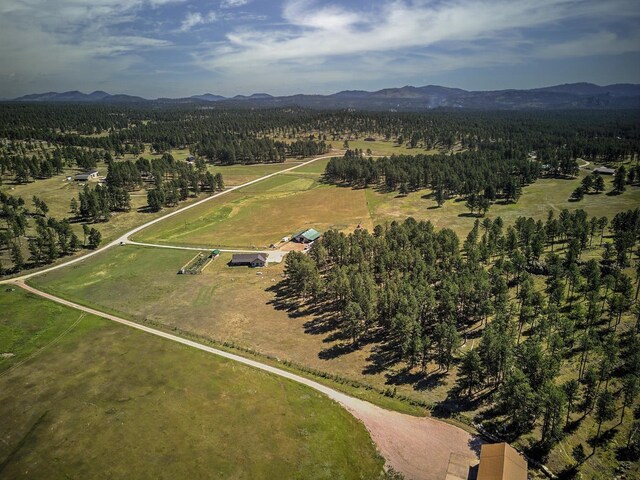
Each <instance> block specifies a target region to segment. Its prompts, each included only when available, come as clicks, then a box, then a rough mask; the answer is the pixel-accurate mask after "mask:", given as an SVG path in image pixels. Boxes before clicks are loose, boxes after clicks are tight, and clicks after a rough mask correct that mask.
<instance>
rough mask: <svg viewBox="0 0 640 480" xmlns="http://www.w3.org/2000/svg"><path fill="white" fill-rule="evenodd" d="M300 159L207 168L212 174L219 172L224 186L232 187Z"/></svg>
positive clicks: (282, 168) (279, 169) (280, 168)
mask: <svg viewBox="0 0 640 480" xmlns="http://www.w3.org/2000/svg"><path fill="white" fill-rule="evenodd" d="M301 161H302V160H287V161H286V162H283V163H257V164H254V165H228V166H221V165H207V170H209V171H210V172H211V173H213V174H214V175H215V174H216V173H221V174H222V178H223V179H224V184H225V186H226V187H234V186H236V185H242V184H243V183H247V182H250V181H251V180H255V179H256V178H260V177H264V176H265V175H269V174H271V173H276V172H280V171H282V170H285V169H287V168H291V167H293V166H295V165H299V164H300V162H301Z"/></svg>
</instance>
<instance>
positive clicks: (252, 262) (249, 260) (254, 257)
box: [229, 253, 267, 267]
mask: <svg viewBox="0 0 640 480" xmlns="http://www.w3.org/2000/svg"><path fill="white" fill-rule="evenodd" d="M266 264H267V255H266V254H265V253H234V254H233V256H232V257H231V261H230V262H229V265H231V266H232V267H235V266H241V265H246V266H249V267H264V266H265V265H266Z"/></svg>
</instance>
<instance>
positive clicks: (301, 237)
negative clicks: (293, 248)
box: [292, 228, 320, 243]
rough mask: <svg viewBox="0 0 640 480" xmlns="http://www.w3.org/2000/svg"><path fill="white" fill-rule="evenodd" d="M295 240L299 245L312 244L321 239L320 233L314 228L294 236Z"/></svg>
mask: <svg viewBox="0 0 640 480" xmlns="http://www.w3.org/2000/svg"><path fill="white" fill-rule="evenodd" d="M292 238H293V240H294V241H295V242H298V243H311V242H314V241H316V240H317V239H318V238H320V232H318V231H317V230H314V229H313V228H308V229H307V230H303V231H301V232H298V233H296V234H295V235H293V237H292Z"/></svg>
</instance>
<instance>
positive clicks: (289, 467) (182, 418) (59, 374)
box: [0, 289, 382, 479]
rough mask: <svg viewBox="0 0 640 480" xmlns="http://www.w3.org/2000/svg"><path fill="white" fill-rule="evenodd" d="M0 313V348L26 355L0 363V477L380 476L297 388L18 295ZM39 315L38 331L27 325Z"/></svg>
mask: <svg viewBox="0 0 640 480" xmlns="http://www.w3.org/2000/svg"><path fill="white" fill-rule="evenodd" d="M0 306H1V307H2V309H1V310H0V311H2V312H3V313H2V314H0V327H1V328H2V331H3V332H5V331H10V332H12V333H11V339H10V340H9V341H8V342H7V341H6V340H5V339H4V338H5V337H4V335H3V336H2V338H3V343H2V348H3V349H7V348H9V349H12V350H15V351H20V352H21V353H20V358H22V359H25V358H26V356H28V355H31V356H30V358H29V359H28V360H27V361H25V362H24V363H22V364H19V365H18V364H17V362H15V363H14V366H13V367H12V368H11V369H7V368H6V367H7V364H5V363H3V364H0V365H2V367H3V369H4V370H3V373H2V375H0V415H1V416H2V418H3V432H2V440H3V441H2V442H0V459H2V464H1V466H0V472H1V473H2V476H3V477H6V478H64V477H68V476H73V477H78V478H211V477H212V476H213V477H216V478H236V479H253V478H258V479H260V478H262V479H269V478H301V479H333V478H344V479H361V478H377V477H378V476H379V475H380V473H381V470H382V459H381V458H380V457H379V456H378V455H377V453H376V451H375V447H374V445H373V444H372V442H371V439H370V437H369V434H368V433H367V431H366V430H365V428H364V427H363V426H362V424H360V423H359V422H358V421H356V420H355V419H354V418H353V417H352V416H351V415H350V414H349V413H347V412H346V411H345V410H344V409H343V408H341V407H339V406H338V405H337V404H336V403H334V402H332V401H330V400H328V399H327V398H326V397H324V396H323V395H321V394H320V393H318V392H315V391H313V390H311V389H309V388H307V387H304V386H302V385H298V384H296V383H294V382H290V381H288V380H285V379H281V378H278V377H275V376H273V375H270V374H268V373H266V372H262V371H259V370H255V369H252V368H250V367H247V366H244V365H240V364H237V363H234V362H232V361H229V360H226V359H222V358H219V357H216V356H214V355H211V354H208V353H206V352H202V351H198V350H195V349H192V348H190V347H187V346H184V345H179V344H176V343H173V342H169V341H166V340H164V339H160V338H156V337H154V336H151V335H148V334H145V333H143V332H139V331H136V330H134V329H129V328H126V327H124V326H121V325H116V324H114V323H111V322H108V321H107V320H103V319H100V318H97V317H94V316H91V315H83V314H81V313H80V312H78V311H76V310H73V309H70V308H66V307H63V306H59V305H57V304H52V303H51V302H48V301H47V300H43V299H41V298H39V297H34V296H32V295H30V294H28V293H26V292H24V291H22V290H20V289H16V290H15V291H12V292H5V291H2V292H0ZM43 311H46V312H48V313H49V314H50V318H49V319H48V321H47V322H46V324H42V323H38V322H34V320H33V319H34V318H37V317H38V314H39V313H40V312H43ZM5 312H12V313H11V315H6V314H5ZM78 319H80V321H79V322H78ZM76 322H77V323H76ZM70 326H73V328H69V327H70ZM53 337H57V338H58V340H57V341H56V342H55V343H51V342H50V339H51V338H53ZM34 338H35V340H33V339H34ZM45 345H46V348H43V347H44V346H45ZM13 358H14V359H17V358H18V355H16V357H13ZM98 432H99V435H97V433H98Z"/></svg>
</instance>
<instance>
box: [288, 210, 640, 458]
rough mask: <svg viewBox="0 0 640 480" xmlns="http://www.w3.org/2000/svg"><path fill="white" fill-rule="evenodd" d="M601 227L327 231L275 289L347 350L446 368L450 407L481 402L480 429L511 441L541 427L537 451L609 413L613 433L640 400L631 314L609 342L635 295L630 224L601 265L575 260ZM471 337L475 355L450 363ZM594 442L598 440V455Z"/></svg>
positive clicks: (564, 222)
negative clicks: (475, 340) (316, 315)
mask: <svg viewBox="0 0 640 480" xmlns="http://www.w3.org/2000/svg"><path fill="white" fill-rule="evenodd" d="M607 224H608V221H607V219H606V218H603V219H598V218H589V217H588V215H587V214H586V213H585V212H584V211H582V210H577V211H575V212H569V211H567V210H563V211H562V212H561V213H560V214H559V215H558V217H557V218H556V216H555V215H554V214H553V212H549V215H548V218H547V221H546V222H542V221H536V220H534V219H532V218H525V217H521V218H519V219H518V220H517V221H516V222H515V224H514V225H513V226H508V227H506V228H505V226H504V224H503V222H502V220H501V219H500V218H499V217H498V218H496V219H495V220H491V219H488V218H487V219H485V220H484V221H482V222H480V221H479V220H477V221H476V222H475V225H474V227H473V229H472V230H471V232H470V233H469V234H468V236H467V238H466V239H465V241H464V242H463V243H462V245H460V240H459V239H458V237H457V236H456V234H455V233H454V232H453V231H451V230H448V229H443V230H440V231H436V230H435V229H434V227H433V226H432V225H431V224H430V223H429V222H417V221H415V220H414V219H412V218H409V219H407V220H405V221H404V222H402V223H398V222H392V223H391V224H389V225H388V226H380V225H378V226H376V227H375V229H374V231H373V233H372V234H370V233H368V232H367V231H365V230H356V231H355V232H354V233H352V234H349V235H345V234H343V233H339V232H337V231H334V230H330V231H328V232H326V233H325V234H324V235H323V236H322V237H321V239H320V240H318V241H316V242H315V243H314V244H313V246H312V248H311V249H310V251H309V254H308V255H305V254H302V253H296V252H292V253H290V254H289V255H288V256H287V258H286V263H285V274H286V280H285V282H286V286H287V290H288V294H291V295H294V296H296V297H298V298H300V299H301V301H303V302H304V301H313V303H314V305H315V306H317V307H319V308H320V309H321V310H322V311H323V312H324V313H326V314H333V317H332V318H333V319H334V320H333V321H334V326H335V328H336V329H338V330H339V331H340V332H341V333H342V336H343V338H345V339H349V341H350V342H351V343H352V345H353V348H357V347H358V346H359V344H360V343H361V342H362V341H382V342H383V343H384V344H385V351H389V352H393V354H394V355H395V358H396V359H397V361H402V362H405V363H406V366H407V368H408V369H409V370H414V369H416V368H418V369H420V370H421V371H422V372H423V373H424V374H425V375H428V374H429V373H430V372H429V368H430V366H431V365H434V366H435V368H437V370H438V372H439V373H440V374H448V372H449V369H450V367H451V366H452V365H454V364H455V365H458V369H457V385H458V387H457V389H458V390H457V392H458V393H457V395H459V396H461V397H469V398H475V396H476V395H478V394H480V393H481V392H482V393H486V392H488V393H489V397H488V398H490V399H491V402H492V404H493V408H492V409H490V410H489V413H488V414H487V415H488V416H487V418H485V424H486V426H487V427H489V428H490V427H491V426H494V427H495V429H496V430H499V429H498V428H497V425H499V424H500V422H503V423H504V421H505V420H506V425H507V426H508V429H507V433H509V434H510V435H511V436H512V437H517V436H518V435H520V434H523V433H526V432H529V431H531V430H532V429H533V428H534V427H535V426H539V427H540V432H541V433H540V446H541V447H544V448H546V449H548V448H551V446H552V445H553V444H554V443H555V442H557V441H558V439H559V438H561V437H562V435H563V434H564V426H565V425H566V423H567V422H569V421H571V419H572V414H573V413H575V412H580V413H582V416H581V417H579V418H578V419H577V420H576V421H578V422H579V421H581V420H582V419H584V418H585V417H586V416H587V415H590V414H592V415H593V416H594V419H595V421H596V422H598V425H599V427H600V426H602V424H603V423H606V422H608V421H610V420H611V419H612V418H611V416H610V414H609V412H610V411H611V410H612V409H613V408H614V406H615V405H621V406H622V407H623V408H622V412H621V414H620V415H621V419H622V418H623V417H624V415H625V408H624V407H625V406H626V407H629V406H631V405H633V404H634V402H635V400H636V398H637V397H638V393H639V391H640V384H639V383H638V376H639V375H640V309H638V308H636V315H637V319H636V320H635V324H634V323H633V322H632V323H630V324H629V323H628V324H626V325H627V326H626V327H625V328H620V326H621V325H623V320H622V319H623V316H624V315H627V314H628V313H630V312H631V310H632V307H633V305H634V302H637V298H638V292H639V290H640V250H638V249H637V247H638V240H639V239H640V210H638V209H636V210H630V211H628V212H623V213H620V214H618V215H616V216H615V217H614V218H613V219H612V221H611V224H610V238H611V242H608V243H607V244H606V245H605V246H604V247H603V249H602V252H603V253H602V258H601V259H599V260H598V259H595V258H589V259H584V260H583V258H582V257H583V253H584V252H585V251H586V250H587V249H589V247H590V246H592V245H593V244H594V239H597V238H598V237H600V242H602V241H603V235H604V229H605V228H606V226H607ZM461 247H462V248H461ZM560 248H561V250H560ZM597 248H600V247H597ZM560 252H561V253H560ZM634 253H635V255H636V257H635V260H633V255H634ZM590 257H593V255H590ZM629 267H633V271H634V272H635V273H633V274H632V273H630V272H629V270H628V269H629ZM634 275H635V280H634V278H633V276H634ZM479 330H481V332H482V333H481V337H480V342H479V344H478V346H477V348H473V349H470V348H467V349H465V352H466V353H464V354H462V355H461V349H460V347H461V345H464V344H466V345H467V346H468V343H467V342H466V339H467V336H468V335H469V334H471V333H475V332H477V331H479ZM572 371H573V372H575V375H574V376H573V377H571V379H570V380H568V381H566V382H559V380H558V378H559V376H560V373H561V372H563V373H564V374H565V375H566V374H567V372H572ZM569 376H571V374H569ZM490 416H493V418H498V419H499V421H492V419H491V418H489V417H490ZM492 422H493V423H492ZM500 433H505V432H500ZM599 436H600V428H599V430H598V434H597V435H596V439H595V440H594V442H595V443H594V444H596V445H597V440H598V438H599Z"/></svg>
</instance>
